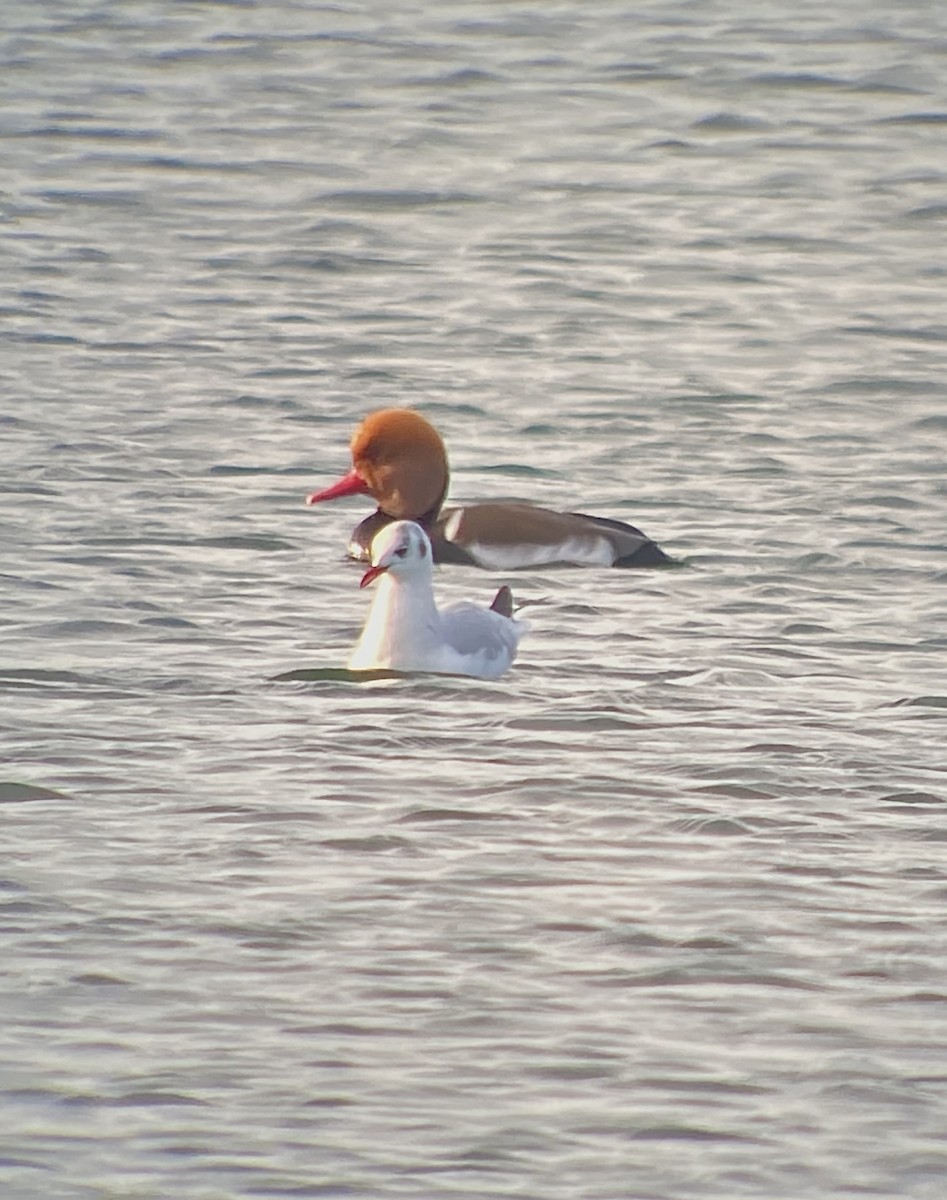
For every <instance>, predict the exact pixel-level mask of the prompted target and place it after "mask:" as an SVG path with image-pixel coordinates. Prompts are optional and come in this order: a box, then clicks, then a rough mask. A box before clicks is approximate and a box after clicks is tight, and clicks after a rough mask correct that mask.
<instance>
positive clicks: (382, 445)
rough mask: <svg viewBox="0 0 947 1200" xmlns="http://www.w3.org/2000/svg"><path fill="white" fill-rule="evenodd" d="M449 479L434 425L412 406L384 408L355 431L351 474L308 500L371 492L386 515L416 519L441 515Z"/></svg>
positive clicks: (442, 449)
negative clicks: (413, 410) (439, 511)
mask: <svg viewBox="0 0 947 1200" xmlns="http://www.w3.org/2000/svg"><path fill="white" fill-rule="evenodd" d="M447 483H448V468H447V451H446V450H445V449H444V443H443V442H442V441H441V437H440V434H439V433H438V432H437V430H436V429H435V428H434V426H433V425H431V424H430V423H429V422H428V421H425V419H424V417H422V416H421V415H420V414H419V413H416V412H412V411H411V409H408V408H384V409H381V410H380V411H379V412H373V413H369V415H368V416H367V417H366V418H365V420H364V421H362V423H361V425H359V427H358V428H357V429H356V430H355V433H354V434H353V435H352V470H351V471H350V472H349V474H348V475H346V476H344V477H343V478H342V479H340V480H339V481H338V483H335V484H333V485H332V486H331V487H328V488H326V489H325V490H324V491H321V492H314V493H313V494H312V495H311V496H309V497H308V498H307V500H306V503H307V504H316V503H318V502H319V501H320V500H333V499H335V498H336V497H338V496H349V495H352V494H354V493H357V492H367V493H368V494H369V495H371V496H372V497H374V499H375V502H376V503H377V505H378V507H379V508H380V509H381V511H382V512H383V513H385V514H386V515H387V516H389V517H394V518H395V519H396V520H399V521H417V520H420V519H421V518H422V517H424V518H428V519H431V518H433V517H434V516H436V515H437V511H438V509H440V506H441V504H442V503H443V501H444V497H445V495H446V494H447Z"/></svg>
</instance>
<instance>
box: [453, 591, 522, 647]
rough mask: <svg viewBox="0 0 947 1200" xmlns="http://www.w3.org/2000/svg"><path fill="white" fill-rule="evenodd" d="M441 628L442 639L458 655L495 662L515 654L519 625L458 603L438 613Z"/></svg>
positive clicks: (518, 622)
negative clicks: (480, 656) (482, 657)
mask: <svg viewBox="0 0 947 1200" xmlns="http://www.w3.org/2000/svg"><path fill="white" fill-rule="evenodd" d="M441 628H442V630H443V633H444V639H445V640H446V641H447V643H448V645H450V646H451V648H452V649H454V650H456V651H457V653H458V654H465V655H469V654H485V655H486V656H487V657H488V658H499V657H500V656H503V657H506V656H507V655H509V656H511V657H512V655H514V654H515V653H516V646H517V643H518V642H519V640H520V634H521V633H522V628H523V627H522V622H520V621H514V620H511V619H510V618H509V617H504V616H501V615H500V614H499V613H498V612H494V611H493V610H492V609H489V608H478V606H477V605H476V604H471V603H470V601H469V600H461V601H460V603H459V604H451V605H450V606H449V607H448V608H445V609H444V610H443V611H442V612H441Z"/></svg>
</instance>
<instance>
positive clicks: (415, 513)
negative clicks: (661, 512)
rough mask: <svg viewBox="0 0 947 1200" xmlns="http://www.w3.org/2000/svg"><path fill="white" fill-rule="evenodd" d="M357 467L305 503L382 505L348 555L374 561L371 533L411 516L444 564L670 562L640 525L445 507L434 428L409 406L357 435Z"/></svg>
mask: <svg viewBox="0 0 947 1200" xmlns="http://www.w3.org/2000/svg"><path fill="white" fill-rule="evenodd" d="M351 456H352V468H351V470H350V471H349V472H348V473H347V474H346V475H343V476H342V478H341V479H339V480H337V482H336V483H334V484H332V485H330V486H329V487H326V488H323V489H322V490H321V491H316V492H311V493H310V494H309V495H308V496H307V497H306V504H307V505H313V504H321V503H323V502H324V501H327V500H336V499H339V498H341V497H343V496H354V495H362V494H364V495H368V496H371V497H372V499H373V500H374V501H375V503H376V504H377V505H378V507H377V508H376V510H375V512H373V513H372V514H371V516H369V517H367V518H366V519H365V520H363V521H362V522H361V523H360V524H359V525H358V526H357V527H356V528H355V530H354V531H353V533H352V536H351V538H350V540H349V546H348V555H349V557H350V558H353V559H355V560H356V561H357V562H369V561H370V560H371V546H372V542H373V539H374V537H375V535H376V534H377V533H378V532H379V531H380V530H381V529H382V528H384V526H385V525H388V524H390V523H391V522H392V521H405V520H407V521H414V522H416V523H417V524H418V525H420V526H421V527H422V529H424V531H425V532H426V533H427V535H428V537H429V539H430V542H431V545H432V548H433V551H434V561H435V562H438V563H464V564H466V565H468V566H470V565H474V566H479V567H485V568H487V569H488V570H499V571H507V570H519V569H523V568H529V567H543V566H552V565H560V564H570V565H576V566H588V567H659V566H664V565H669V564H671V563H672V561H673V560H672V559H671V558H670V556H669V555H667V554H665V552H664V551H663V550H662V549H661V547H660V546H658V545H657V543H656V542H653V541H652V540H651V538H649V537H648V536H647V535H646V534H644V533H642V532H641V530H640V529H637V528H635V526H634V525H627V524H625V523H624V522H623V521H616V520H612V519H611V518H609V517H596V516H589V515H588V514H586V513H580V512H556V511H554V510H553V509H549V508H541V507H539V506H538V505H534V504H528V503H524V502H521V501H485V502H482V503H478V504H466V505H459V506H448V507H445V506H444V502H445V499H446V497H447V488H448V484H449V482H450V471H449V467H448V460H447V450H446V448H445V446H444V442H443V440H442V438H441V435H440V434H439V433H438V432H437V430H436V429H435V428H434V426H433V425H432V424H431V423H430V422H429V421H428V420H426V419H425V418H424V417H422V416H421V414H420V413H418V412H416V411H414V410H413V409H410V408H385V409H380V410H378V411H377V412H372V413H369V414H368V416H366V417H365V419H364V420H363V421H362V422H361V423H360V424H359V426H358V427H357V428H356V430H355V432H354V434H353V435H352V441H351Z"/></svg>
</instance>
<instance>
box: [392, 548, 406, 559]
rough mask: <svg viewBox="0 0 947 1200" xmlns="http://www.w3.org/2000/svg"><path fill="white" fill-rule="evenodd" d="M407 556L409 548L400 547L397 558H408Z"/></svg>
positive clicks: (396, 553)
mask: <svg viewBox="0 0 947 1200" xmlns="http://www.w3.org/2000/svg"><path fill="white" fill-rule="evenodd" d="M407 555H408V547H407V546H399V547H398V549H397V550H396V551H395V557H396V558H406V557H407Z"/></svg>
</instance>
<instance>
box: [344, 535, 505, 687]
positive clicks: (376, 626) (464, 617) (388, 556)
mask: <svg viewBox="0 0 947 1200" xmlns="http://www.w3.org/2000/svg"><path fill="white" fill-rule="evenodd" d="M433 575H434V553H433V549H432V546H431V540H430V538H429V537H428V535H427V534H426V533H425V532H424V530H423V529H422V528H421V526H420V525H419V524H418V523H417V522H415V521H393V522H391V523H390V524H388V525H385V526H384V527H383V528H382V529H381V530H379V532H378V533H376V534H375V536H374V538H373V539H372V544H371V566H370V567H369V569H368V570H367V571H366V572H365V574H364V575H363V576H362V580H361V584H360V586H361V587H363V588H364V587H368V586H369V585H370V584H372V583H376V581H377V586H376V588H375V594H374V596H373V598H372V604H371V608H370V609H369V613H368V618H367V620H366V621H365V626H364V628H363V629H362V633H361V636H360V637H359V639H358V641H357V642H356V644H355V648H354V649H353V650H352V653H351V656H350V658H349V663H348V668H349V670H350V671H379V670H381V671H398V672H401V671H404V672H415V671H419V672H429V673H431V674H435V675H467V676H472V677H473V678H476V679H499V677H500V676H501V675H503V674H505V673H506V672H507V671H508V670H509V668H510V667H511V665H512V663H513V660H514V659H515V657H516V651H517V647H518V645H519V641H520V638H521V636H522V635H523V632H524V631H525V628H526V623H525V622H524V621H520V620H517V619H516V618H515V617H514V616H513V595H512V592H511V591H510V588H509V587H508V586H505V585H504V586H503V587H501V588H500V590H499V591H498V592H497V594H496V596H495V597H494V600H493V603H492V604H491V605H490V607H489V608H481V607H479V606H478V605H476V604H474V603H472V602H471V601H469V600H462V601H460V602H459V603H455V604H451V605H449V606H448V607H446V608H443V609H438V607H437V603H436V601H435V599H434V581H433Z"/></svg>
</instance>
